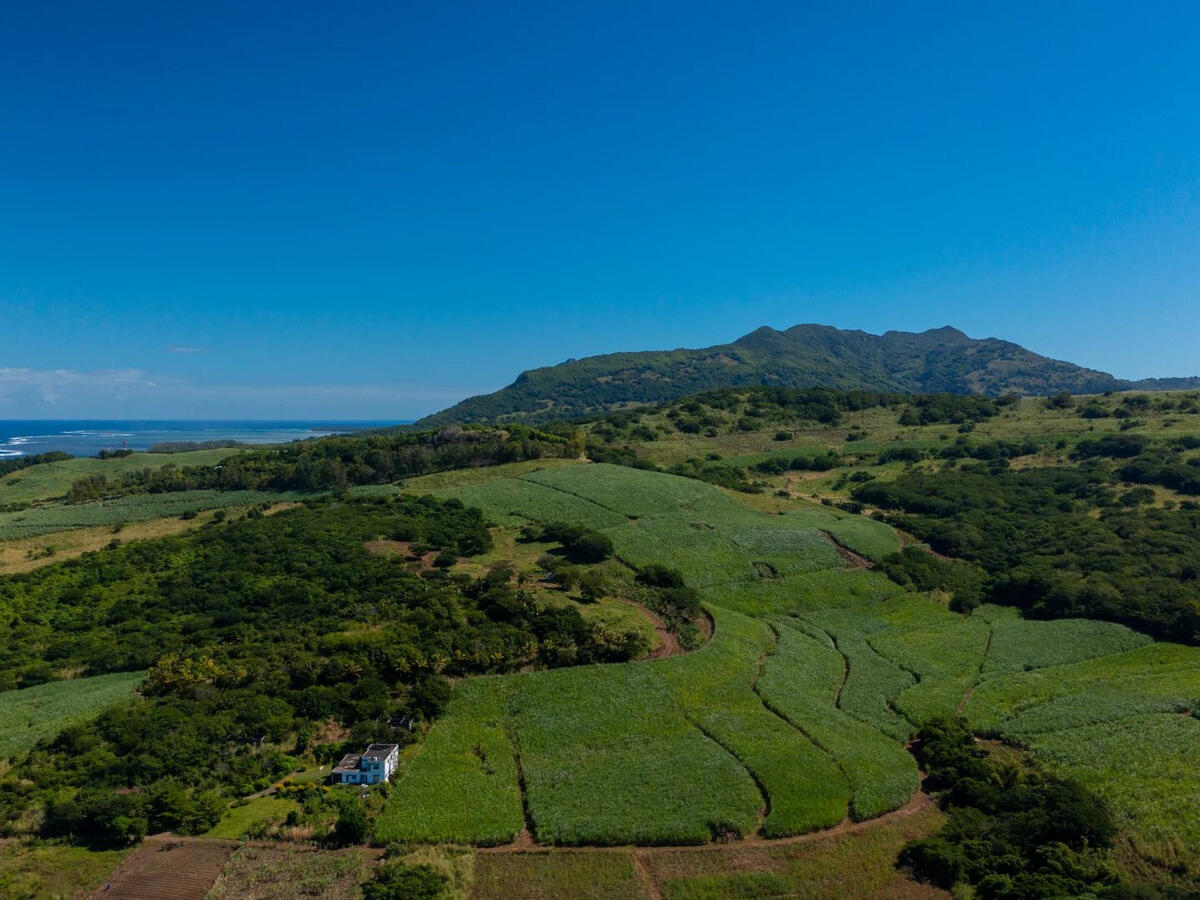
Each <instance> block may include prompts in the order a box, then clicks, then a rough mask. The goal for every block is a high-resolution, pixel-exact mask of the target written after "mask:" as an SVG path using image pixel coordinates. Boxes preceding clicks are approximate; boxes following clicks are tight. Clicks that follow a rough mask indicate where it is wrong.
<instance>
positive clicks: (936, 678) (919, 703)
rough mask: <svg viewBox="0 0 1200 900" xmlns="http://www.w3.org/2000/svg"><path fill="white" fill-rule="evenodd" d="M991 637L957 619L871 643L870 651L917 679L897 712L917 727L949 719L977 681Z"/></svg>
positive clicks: (984, 627) (983, 627) (984, 628)
mask: <svg viewBox="0 0 1200 900" xmlns="http://www.w3.org/2000/svg"><path fill="white" fill-rule="evenodd" d="M990 634H991V626H989V625H988V624H987V623H986V622H981V621H976V620H974V619H955V620H954V621H952V622H949V623H947V624H945V625H942V626H939V627H936V628H920V629H913V630H910V631H896V632H892V633H889V634H885V635H882V636H880V637H876V638H873V639H872V640H871V646H872V647H874V648H875V649H876V650H877V651H878V652H879V653H880V654H881V655H882V656H884V657H886V658H888V659H890V660H891V661H892V662H894V663H896V665H898V666H900V667H901V668H902V669H906V670H908V671H910V672H912V673H913V674H914V676H915V677H916V679H917V683H916V684H914V685H913V686H912V687H910V688H908V689H907V690H905V691H904V692H903V693H901V694H900V696H899V697H897V698H896V704H895V705H896V709H898V710H899V711H900V712H901V713H903V714H904V715H905V716H907V717H908V719H909V720H911V721H913V722H916V723H918V724H920V723H921V722H924V721H927V720H928V719H931V718H933V717H934V716H953V715H954V714H955V713H956V712H957V711H958V708H959V705H960V704H961V703H962V701H963V698H964V697H965V696H966V694H967V691H969V690H970V689H971V687H972V686H973V685H974V684H975V681H976V680H977V678H978V677H979V667H980V665H981V664H982V662H983V658H984V654H985V653H986V652H987V646H988V640H989V637H990Z"/></svg>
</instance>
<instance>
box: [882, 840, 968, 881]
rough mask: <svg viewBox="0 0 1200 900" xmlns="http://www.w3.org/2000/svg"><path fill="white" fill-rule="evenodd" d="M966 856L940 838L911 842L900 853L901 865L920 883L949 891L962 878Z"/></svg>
mask: <svg viewBox="0 0 1200 900" xmlns="http://www.w3.org/2000/svg"><path fill="white" fill-rule="evenodd" d="M964 860H965V858H964V856H963V852H962V850H961V849H959V848H958V847H956V846H954V845H953V844H951V843H950V842H949V841H947V840H945V839H943V838H940V837H932V838H921V839H920V840H915V841H910V842H909V843H908V844H906V845H905V846H904V849H903V850H901V851H900V858H899V860H898V862H899V864H900V865H901V866H903V867H904V868H906V869H908V870H909V871H910V872H912V874H913V877H915V878H916V879H917V880H918V881H926V882H929V883H930V884H933V885H936V886H937V887H940V888H942V889H943V890H949V889H950V888H952V887H954V885H955V884H957V883H958V881H959V879H960V878H962V874H963V866H964Z"/></svg>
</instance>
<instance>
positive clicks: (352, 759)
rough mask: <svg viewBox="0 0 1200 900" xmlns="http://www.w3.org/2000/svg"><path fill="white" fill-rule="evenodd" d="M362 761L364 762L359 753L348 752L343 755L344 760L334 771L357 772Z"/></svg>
mask: <svg viewBox="0 0 1200 900" xmlns="http://www.w3.org/2000/svg"><path fill="white" fill-rule="evenodd" d="M360 762H362V757H361V756H359V755H358V754H357V753H347V754H346V755H345V756H343V757H342V761H341V762H340V763H338V764H337V765H336V766H335V767H334V769H333V771H334V772H340V773H343V774H344V773H346V772H357V771H358V765H359V763H360Z"/></svg>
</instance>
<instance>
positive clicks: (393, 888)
mask: <svg viewBox="0 0 1200 900" xmlns="http://www.w3.org/2000/svg"><path fill="white" fill-rule="evenodd" d="M448 882H449V879H448V878H447V877H446V876H445V875H443V874H442V873H441V872H439V871H437V870H436V869H435V868H433V866H429V865H425V864H421V865H417V866H409V865H405V864H404V863H399V862H394V863H384V864H383V865H382V866H380V867H379V868H378V869H377V870H376V871H375V875H374V876H373V877H372V878H371V880H370V881H368V882H367V883H366V884H364V885H363V886H362V895H363V900H437V898H438V897H440V896H442V892H443V891H444V890H445V888H446V885H447V883H448Z"/></svg>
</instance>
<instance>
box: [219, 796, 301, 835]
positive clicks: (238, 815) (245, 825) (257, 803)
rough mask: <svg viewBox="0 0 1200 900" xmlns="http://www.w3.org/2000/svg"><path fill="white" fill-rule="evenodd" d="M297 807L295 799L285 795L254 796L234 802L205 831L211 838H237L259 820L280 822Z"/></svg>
mask: <svg viewBox="0 0 1200 900" xmlns="http://www.w3.org/2000/svg"><path fill="white" fill-rule="evenodd" d="M294 809H298V807H297V805H296V801H295V800H292V799H290V798H287V797H276V796H267V797H254V798H253V799H251V800H247V801H245V802H243V803H238V804H235V805H234V806H231V807H230V808H229V811H228V812H227V813H225V815H224V816H223V817H222V818H221V821H220V822H218V823H217V824H216V825H214V826H213V827H212V828H211V829H210V830H209V831H208V833H207V836H208V837H213V838H232V839H235V840H236V839H237V838H240V837H242V836H243V835H245V834H246V831H247V830H248V829H249V828H250V826H252V825H257V824H258V823H259V822H282V821H283V820H284V819H285V818H286V817H287V814H288V813H289V812H291V811H292V810H294Z"/></svg>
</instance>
